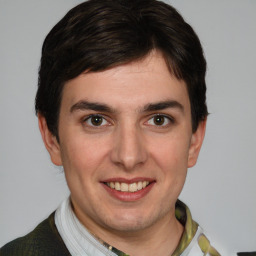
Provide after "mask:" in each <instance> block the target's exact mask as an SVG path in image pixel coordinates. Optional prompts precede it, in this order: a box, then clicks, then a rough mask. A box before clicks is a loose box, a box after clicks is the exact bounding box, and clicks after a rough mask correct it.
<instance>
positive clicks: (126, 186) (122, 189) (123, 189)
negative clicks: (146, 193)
mask: <svg viewBox="0 0 256 256" xmlns="http://www.w3.org/2000/svg"><path fill="white" fill-rule="evenodd" d="M128 190H129V185H128V184H127V183H121V191H122V192H128Z"/></svg>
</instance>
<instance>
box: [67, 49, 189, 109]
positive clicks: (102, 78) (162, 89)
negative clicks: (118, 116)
mask: <svg viewBox="0 0 256 256" xmlns="http://www.w3.org/2000/svg"><path fill="white" fill-rule="evenodd" d="M80 100H87V101H93V102H99V103H104V104H107V105H111V106H113V107H114V108H121V107H130V108H134V107H137V108H138V107H143V106H145V105H146V104H149V103H151V102H159V101H165V100H176V101H179V102H181V104H182V105H185V106H186V105H189V98H188V94H187V89H186V84H185V82H184V81H183V80H178V79H177V78H176V77H174V76H173V75H172V74H171V73H170V71H169V69H168V67H167V65H166V62H165V59H164V58H163V57H162V55H161V54H160V53H158V52H152V53H151V54H149V55H148V56H147V57H145V58H143V59H142V60H139V61H134V62H131V63H128V64H125V65H120V66H117V67H114V68H111V69H108V70H105V71H102V72H85V73H83V74H81V75H79V76H78V77H76V78H74V79H72V80H70V81H68V82H67V83H66V84H65V86H64V89H63V97H62V104H65V105H73V104H75V103H76V102H78V101H80ZM188 107H189V106H188Z"/></svg>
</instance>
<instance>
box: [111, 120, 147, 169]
mask: <svg viewBox="0 0 256 256" xmlns="http://www.w3.org/2000/svg"><path fill="white" fill-rule="evenodd" d="M147 157H148V155H147V150H146V146H145V141H144V138H143V134H142V131H141V130H140V128H139V127H136V125H131V124H126V125H123V126H120V127H119V128H118V129H117V131H116V132H115V134H114V139H113V148H112V152H111V160H112V162H114V163H115V164H117V165H120V166H122V167H123V169H124V170H126V171H131V170H133V169H134V168H135V167H136V166H139V165H141V164H143V163H145V162H146V160H147Z"/></svg>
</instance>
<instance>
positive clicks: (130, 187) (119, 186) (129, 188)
mask: <svg viewBox="0 0 256 256" xmlns="http://www.w3.org/2000/svg"><path fill="white" fill-rule="evenodd" d="M148 184H149V181H139V182H134V183H131V184H128V183H124V182H121V183H120V182H108V183H107V185H108V186H109V187H110V188H113V189H115V190H118V191H122V192H136V191H138V190H141V189H143V188H145V187H146V186H147V185H148Z"/></svg>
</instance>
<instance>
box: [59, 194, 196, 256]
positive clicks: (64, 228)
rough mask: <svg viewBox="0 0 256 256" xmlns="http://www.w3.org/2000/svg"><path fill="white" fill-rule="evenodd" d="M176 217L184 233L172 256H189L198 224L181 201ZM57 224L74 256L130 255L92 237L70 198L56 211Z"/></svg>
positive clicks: (178, 203) (176, 210)
mask: <svg viewBox="0 0 256 256" xmlns="http://www.w3.org/2000/svg"><path fill="white" fill-rule="evenodd" d="M175 215H176V218H177V219H178V220H179V221H180V223H181V224H182V225H183V226H184V232H183V235H182V237H181V240H180V243H179V245H178V246H177V248H176V250H175V251H174V253H173V254H172V256H179V255H187V254H185V251H187V248H188V246H189V245H191V244H192V242H193V240H194V239H193V238H194V237H195V235H196V233H197V231H199V230H198V224H197V223H196V222H195V221H193V220H192V217H191V213H190V210H189V208H188V207H187V206H186V205H185V204H184V203H182V202H181V201H179V200H178V201H177V203H176V206H175ZM55 224H56V227H57V229H58V232H59V233H60V236H61V238H62V239H63V241H64V243H65V245H66V247H67V248H68V250H69V252H70V254H71V255H72V256H75V255H94V256H105V255H108V256H117V255H118V256H125V255H127V256H128V254H125V253H124V252H122V251H120V250H118V249H116V248H114V247H112V246H111V245H109V244H107V243H106V242H104V241H102V240H101V239H99V238H96V237H95V236H94V235H92V234H91V233H90V232H89V231H88V230H87V229H86V228H85V227H84V226H83V225H82V224H81V223H80V221H79V220H78V219H77V217H76V216H75V214H74V212H73V209H72V206H71V202H70V198H67V199H66V200H65V201H63V202H62V204H61V205H60V206H59V208H58V209H57V210H56V213H55Z"/></svg>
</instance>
